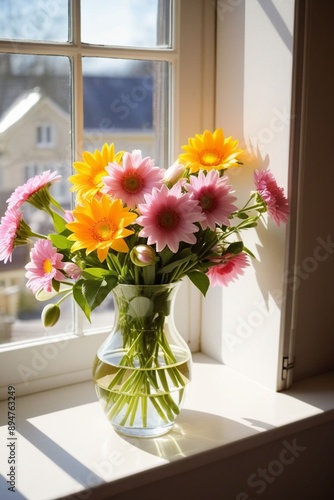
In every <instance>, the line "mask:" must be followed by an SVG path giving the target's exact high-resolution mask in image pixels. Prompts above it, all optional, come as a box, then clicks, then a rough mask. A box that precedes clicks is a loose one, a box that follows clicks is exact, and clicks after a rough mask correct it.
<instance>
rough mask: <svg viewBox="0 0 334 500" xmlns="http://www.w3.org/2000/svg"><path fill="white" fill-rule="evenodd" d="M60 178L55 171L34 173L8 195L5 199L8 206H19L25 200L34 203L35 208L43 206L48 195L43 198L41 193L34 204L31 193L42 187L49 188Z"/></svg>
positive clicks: (47, 199) (48, 198)
mask: <svg viewBox="0 0 334 500" xmlns="http://www.w3.org/2000/svg"><path fill="white" fill-rule="evenodd" d="M60 179H61V175H57V172H51V171H50V170H46V171H45V172H43V173H42V174H40V175H35V177H32V178H31V179H29V180H28V181H27V182H26V183H25V184H23V186H18V187H17V188H16V189H15V191H14V192H13V193H12V194H11V195H10V197H9V198H8V200H7V203H8V208H19V207H21V205H23V203H24V202H26V201H28V202H30V203H32V204H33V205H36V206H37V208H43V206H45V202H46V203H47V204H48V203H49V201H50V196H49V195H47V196H46V199H44V198H43V195H42V196H41V197H40V199H39V200H36V201H37V204H36V203H34V202H33V199H32V197H33V195H34V194H36V193H38V192H39V191H41V190H42V189H43V190H44V191H45V189H44V188H49V186H50V185H51V184H54V183H55V182H58V181H60Z"/></svg>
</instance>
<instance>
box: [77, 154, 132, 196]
mask: <svg viewBox="0 0 334 500" xmlns="http://www.w3.org/2000/svg"><path fill="white" fill-rule="evenodd" d="M122 156H123V151H120V152H118V153H116V154H115V147H114V144H110V145H109V146H108V144H104V145H103V147H102V150H101V151H98V150H97V149H96V150H95V151H94V153H90V152H89V151H85V152H84V153H82V158H83V161H76V162H74V163H73V167H74V169H75V170H76V171H77V173H76V174H74V175H72V176H71V177H69V178H68V180H69V181H70V182H72V184H74V186H72V188H71V191H75V192H76V193H77V195H78V198H79V200H81V199H83V198H87V199H89V198H92V197H94V196H95V195H96V194H97V193H99V192H100V191H101V189H102V187H103V186H104V184H103V181H102V177H104V176H105V175H107V171H106V167H107V165H108V164H109V163H113V162H116V163H121V161H122Z"/></svg>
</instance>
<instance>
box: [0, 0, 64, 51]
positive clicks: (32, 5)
mask: <svg viewBox="0 0 334 500" xmlns="http://www.w3.org/2000/svg"><path fill="white" fill-rule="evenodd" d="M0 39H4V40H8V39H13V40H45V41H52V42H66V41H67V40H68V0H48V1H47V2H44V1H42V0H29V2H27V1H26V0H10V1H8V0H0Z"/></svg>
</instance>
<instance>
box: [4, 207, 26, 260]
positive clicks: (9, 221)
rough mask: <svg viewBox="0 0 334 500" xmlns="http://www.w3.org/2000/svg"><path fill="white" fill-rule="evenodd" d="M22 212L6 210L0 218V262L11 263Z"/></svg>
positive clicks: (13, 209) (12, 209) (11, 209)
mask: <svg viewBox="0 0 334 500" xmlns="http://www.w3.org/2000/svg"><path fill="white" fill-rule="evenodd" d="M22 217H23V212H22V211H20V210H16V209H15V208H8V209H7V211H6V213H5V215H4V216H3V217H1V224H0V261H1V260H3V261H4V263H5V264H6V262H7V261H8V260H9V261H10V262H12V254H13V250H14V248H15V246H16V245H15V239H16V237H17V232H18V230H19V228H20V224H21V221H22Z"/></svg>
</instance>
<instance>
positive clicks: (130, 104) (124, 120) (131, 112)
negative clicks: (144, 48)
mask: <svg viewBox="0 0 334 500" xmlns="http://www.w3.org/2000/svg"><path fill="white" fill-rule="evenodd" d="M168 73H169V65H168V63H163V62H160V61H134V60H126V59H125V60H119V59H118V60H115V59H106V60H104V61H103V60H102V61H101V60H99V59H96V58H84V59H83V109H84V150H86V151H92V152H93V151H94V150H95V149H99V150H100V149H101V148H102V146H103V144H104V143H108V144H111V143H113V144H114V145H115V151H121V150H125V151H129V152H131V151H132V150H134V149H140V150H141V152H142V156H143V157H145V156H150V157H151V158H153V159H154V161H155V164H156V165H158V166H161V167H166V166H168V165H167V163H166V161H167V160H166V157H167V148H166V141H165V140H164V137H165V133H167V127H166V126H163V124H166V123H168V116H167V108H168V106H167V103H168ZM111 308H112V298H111V297H110V298H108V299H107V300H105V301H104V302H103V304H102V305H101V306H100V307H99V308H98V309H97V310H96V311H94V312H93V313H92V316H91V317H92V325H93V327H94V328H96V327H99V326H105V324H106V323H105V321H106V320H107V321H109V322H110V321H111V320H112V318H111V316H110V310H111ZM84 328H85V329H89V328H91V326H90V324H89V323H88V321H87V320H86V321H85V327H84Z"/></svg>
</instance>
